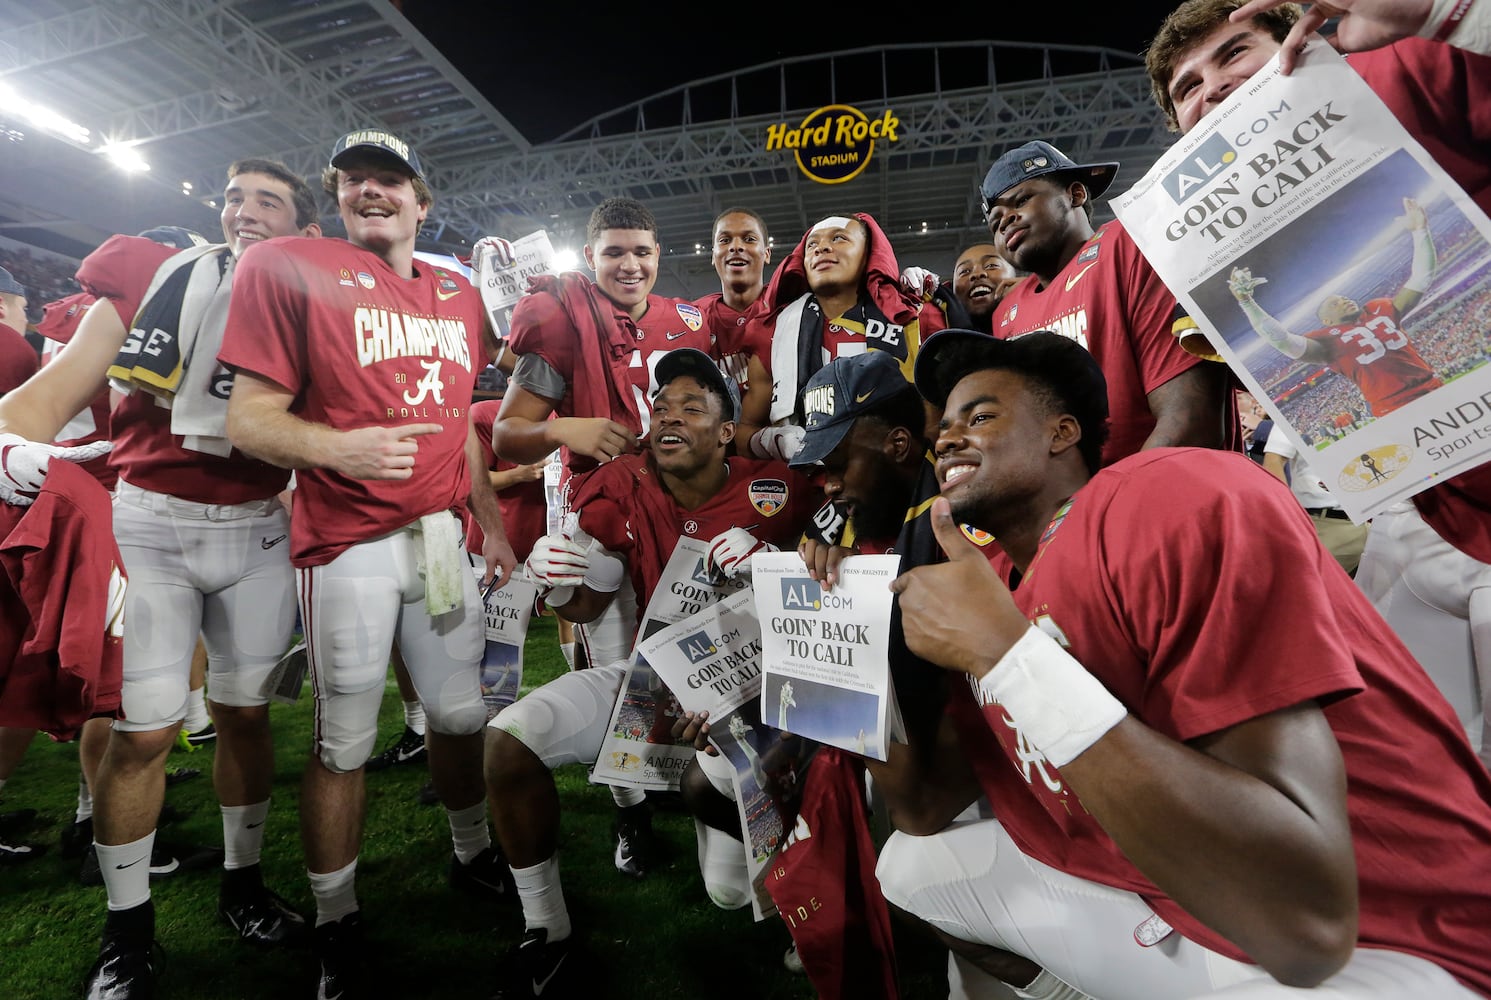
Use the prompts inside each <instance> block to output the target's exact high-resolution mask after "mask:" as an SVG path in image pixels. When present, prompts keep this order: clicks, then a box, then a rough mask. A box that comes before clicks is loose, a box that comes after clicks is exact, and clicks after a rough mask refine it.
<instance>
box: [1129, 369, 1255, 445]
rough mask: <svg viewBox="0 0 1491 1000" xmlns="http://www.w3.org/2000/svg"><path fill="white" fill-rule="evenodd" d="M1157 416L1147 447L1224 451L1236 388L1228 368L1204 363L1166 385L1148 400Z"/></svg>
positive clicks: (1147, 439) (1151, 393)
mask: <svg viewBox="0 0 1491 1000" xmlns="http://www.w3.org/2000/svg"><path fill="white" fill-rule="evenodd" d="M1145 398H1146V399H1147V400H1148V402H1149V412H1150V413H1151V414H1153V415H1154V419H1155V426H1154V430H1152V431H1150V432H1149V437H1147V438H1146V439H1145V440H1144V447H1146V448H1181V447H1185V448H1221V447H1224V446H1225V445H1226V444H1227V408H1228V407H1229V406H1232V405H1233V403H1232V386H1231V384H1230V381H1229V375H1228V369H1227V366H1226V365H1219V364H1216V363H1215V362H1211V361H1203V362H1200V363H1198V364H1195V365H1192V366H1191V367H1190V368H1187V369H1186V370H1185V371H1183V372H1181V373H1180V374H1179V375H1177V376H1175V377H1174V378H1172V379H1170V380H1168V381H1166V382H1164V383H1163V384H1161V385H1158V386H1155V388H1154V389H1153V390H1152V391H1151V392H1149V394H1148V395H1147V396H1146V397H1145Z"/></svg>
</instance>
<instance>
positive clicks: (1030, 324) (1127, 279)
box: [993, 222, 1242, 465]
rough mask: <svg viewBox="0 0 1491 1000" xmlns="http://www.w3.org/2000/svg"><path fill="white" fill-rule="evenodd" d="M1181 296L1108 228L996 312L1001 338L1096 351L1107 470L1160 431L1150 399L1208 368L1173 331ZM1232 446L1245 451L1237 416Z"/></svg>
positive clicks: (1124, 234)
mask: <svg viewBox="0 0 1491 1000" xmlns="http://www.w3.org/2000/svg"><path fill="white" fill-rule="evenodd" d="M1174 317H1175V296H1174V295H1172V294H1170V290H1169V289H1168V288H1166V287H1165V286H1164V284H1163V283H1162V282H1161V281H1160V278H1159V275H1157V274H1155V272H1154V268H1152V267H1150V266H1149V262H1148V261H1146V260H1145V259H1144V256H1143V255H1142V254H1141V253H1140V252H1139V248H1138V247H1137V246H1135V245H1134V240H1133V238H1132V237H1130V236H1129V234H1128V231H1127V230H1125V229H1124V228H1123V226H1122V225H1120V224H1119V223H1118V222H1109V223H1108V224H1106V225H1104V226H1101V227H1099V229H1098V231H1097V232H1095V233H1093V234H1092V239H1090V240H1088V241H1087V243H1086V244H1084V245H1083V247H1082V249H1081V250H1080V251H1078V252H1077V255H1076V256H1075V257H1073V258H1072V259H1071V260H1070V261H1069V262H1068V263H1067V266H1066V267H1064V268H1062V270H1061V273H1060V274H1058V275H1056V277H1055V278H1054V279H1052V281H1051V284H1049V285H1047V286H1046V287H1044V288H1042V287H1040V279H1039V278H1037V277H1036V276H1035V275H1031V276H1029V277H1027V278H1026V279H1025V280H1023V281H1021V282H1020V283H1019V284H1017V285H1016V286H1015V287H1014V288H1012V289H1010V291H1009V294H1007V295H1005V297H1004V298H1003V299H1002V300H1001V301H1000V303H999V305H998V306H997V307H995V310H994V318H993V329H994V336H996V337H999V338H1000V339H1002V340H1007V339H1011V338H1014V337H1019V336H1023V335H1024V334H1027V333H1033V332H1034V331H1036V330H1052V331H1055V332H1056V333H1059V334H1061V335H1062V336H1063V337H1067V338H1069V339H1071V340H1075V341H1076V342H1077V343H1079V344H1081V345H1082V346H1083V347H1085V348H1087V350H1088V351H1090V352H1091V353H1092V356H1093V357H1094V358H1096V359H1097V363H1098V367H1099V368H1101V369H1102V370H1103V377H1104V378H1106V379H1107V380H1108V411H1109V425H1108V443H1107V444H1105V445H1104V446H1103V464H1104V465H1107V464H1110V463H1112V462H1116V461H1117V460H1118V459H1120V458H1125V457H1127V456H1129V455H1132V454H1134V453H1135V452H1136V451H1138V450H1139V449H1141V448H1142V447H1144V442H1145V441H1146V440H1147V439H1148V438H1149V435H1150V433H1151V432H1153V431H1154V427H1155V419H1154V415H1153V414H1152V413H1150V410H1149V398H1148V397H1149V394H1150V393H1151V392H1153V391H1154V390H1156V389H1158V388H1159V387H1160V386H1162V385H1164V384H1165V383H1166V382H1168V381H1170V380H1171V379H1173V378H1175V377H1176V376H1177V375H1180V374H1181V373H1182V372H1185V371H1188V370H1189V369H1191V368H1192V367H1194V366H1195V365H1199V364H1201V363H1202V361H1201V359H1200V358H1197V357H1195V356H1194V355H1191V354H1187V353H1186V352H1185V351H1184V350H1182V349H1181V348H1180V345H1179V344H1178V343H1176V340H1175V337H1174V336H1173V335H1172V334H1171V332H1170V325H1171V323H1172V322H1173V321H1174ZM1228 422H1229V430H1228V433H1229V441H1230V442H1231V443H1233V444H1234V445H1236V446H1237V447H1239V448H1240V447H1241V442H1242V435H1241V429H1240V427H1239V425H1238V422H1237V414H1236V413H1235V412H1232V413H1231V414H1230V416H1229V418H1228Z"/></svg>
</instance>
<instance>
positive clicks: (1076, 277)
mask: <svg viewBox="0 0 1491 1000" xmlns="http://www.w3.org/2000/svg"><path fill="white" fill-rule="evenodd" d="M1097 263H1098V262H1097V261H1093V262H1092V263H1091V264H1088V265H1087V266H1086V267H1084V268H1083V269H1082V270H1080V271H1078V272H1077V273H1076V274H1074V275H1072V276H1071V277H1070V278H1068V279H1066V290H1067V291H1069V292H1070V291H1071V290H1072V286H1073V285H1075V284H1076V283H1077V282H1079V281H1081V280H1082V275H1084V274H1086V273H1087V272H1088V271H1090V270H1092V269H1093V268H1094V267H1096V266H1097Z"/></svg>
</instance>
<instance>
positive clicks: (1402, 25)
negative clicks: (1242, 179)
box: [1231, 0, 1491, 76]
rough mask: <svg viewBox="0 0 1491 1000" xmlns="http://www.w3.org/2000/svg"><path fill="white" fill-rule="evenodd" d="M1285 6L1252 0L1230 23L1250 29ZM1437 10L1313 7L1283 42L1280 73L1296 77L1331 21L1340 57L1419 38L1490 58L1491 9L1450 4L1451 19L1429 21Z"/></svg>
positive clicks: (1347, 4)
mask: <svg viewBox="0 0 1491 1000" xmlns="http://www.w3.org/2000/svg"><path fill="white" fill-rule="evenodd" d="M1286 2H1287V0H1250V2H1249V3H1245V4H1243V5H1242V6H1241V7H1239V8H1238V9H1237V10H1235V11H1233V12H1232V15H1231V20H1232V23H1233V24H1247V23H1248V22H1250V21H1251V20H1252V19H1253V18H1254V17H1256V16H1257V15H1258V14H1260V13H1262V12H1264V11H1267V10H1272V9H1273V8H1275V7H1279V6H1281V5H1283V4H1284V3H1286ZM1434 7H1435V4H1434V3H1433V2H1432V0H1335V2H1334V3H1330V4H1320V3H1314V4H1311V5H1310V6H1309V7H1307V8H1305V11H1304V13H1302V14H1301V15H1300V17H1299V20H1298V21H1296V22H1295V24H1294V27H1293V29H1292V30H1291V31H1290V32H1289V35H1288V37H1287V38H1285V39H1284V44H1283V47H1282V48H1281V50H1280V53H1279V70H1280V72H1282V73H1283V74H1284V75H1285V76H1288V75H1289V74H1290V73H1291V72H1293V70H1294V64H1295V61H1296V60H1297V59H1298V58H1299V52H1300V49H1301V48H1302V47H1303V46H1304V43H1305V40H1306V39H1307V38H1309V37H1310V36H1311V35H1312V34H1313V33H1314V32H1315V31H1316V30H1317V29H1319V28H1320V27H1322V26H1323V25H1324V24H1325V22H1326V21H1328V20H1330V19H1331V18H1337V19H1338V20H1337V21H1336V30H1335V32H1334V33H1332V34H1331V36H1330V38H1329V41H1330V44H1331V45H1332V46H1333V47H1335V48H1336V49H1339V50H1340V51H1342V52H1365V51H1367V50H1369V49H1376V48H1381V47H1382V46H1384V45H1391V44H1392V43H1393V42H1396V41H1398V40H1399V39H1402V38H1409V37H1411V36H1413V35H1418V36H1419V37H1421V38H1440V39H1443V40H1444V41H1445V43H1446V44H1449V45H1453V46H1455V47H1457V48H1463V49H1465V50H1467V51H1470V52H1479V53H1480V54H1482V55H1491V8H1488V7H1487V6H1486V5H1485V4H1484V3H1482V4H1475V3H1466V4H1450V5H1449V6H1448V8H1447V10H1446V11H1443V12H1442V15H1445V16H1447V17H1448V18H1453V19H1452V20H1449V19H1441V18H1435V19H1434V20H1433V21H1431V20H1430V19H1429V18H1430V15H1431V14H1432V13H1433V11H1434Z"/></svg>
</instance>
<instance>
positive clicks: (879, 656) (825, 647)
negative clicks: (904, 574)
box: [751, 552, 906, 760]
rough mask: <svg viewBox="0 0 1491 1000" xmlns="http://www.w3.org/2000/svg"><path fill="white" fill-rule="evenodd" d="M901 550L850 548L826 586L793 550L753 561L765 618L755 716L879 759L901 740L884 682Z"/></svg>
mask: <svg viewBox="0 0 1491 1000" xmlns="http://www.w3.org/2000/svg"><path fill="white" fill-rule="evenodd" d="M900 563H901V557H900V556H896V555H883V556H850V557H848V558H847V559H845V560H844V561H843V562H842V563H840V564H839V581H838V583H837V584H836V585H835V586H834V589H833V590H832V591H825V590H823V588H822V587H820V586H819V585H818V583H817V581H815V580H813V579H812V578H810V577H809V576H808V574H807V570H806V568H805V567H804V566H803V562H802V558H801V557H800V556H799V555H798V554H797V553H796V552H772V553H764V554H758V555H756V556H754V557H753V558H752V560H751V566H752V572H753V575H754V586H753V588H752V589H753V590H754V592H755V595H756V613H757V617H758V619H759V620H760V622H761V642H762V652H761V658H762V673H763V676H762V684H761V718H762V719H763V720H764V721H765V722H766V723H767V724H768V725H772V726H775V727H776V728H778V729H782V730H785V731H787V732H790V733H796V734H797V735H799V736H805V737H807V738H808V739H811V740H816V741H818V742H819V743H826V744H828V745H829V746H835V747H839V748H841V749H844V750H848V751H849V752H851V753H857V754H862V755H864V756H866V757H873V758H875V759H876V760H885V758H886V753H887V750H888V747H889V741H890V740H892V739H894V740H898V741H901V742H905V739H906V737H905V733H904V731H903V730H902V726H901V714H900V708H899V707H898V705H897V704H896V693H895V688H894V687H893V686H892V685H891V680H890V657H889V649H890V617H891V599H892V594H891V592H890V583H891V581H892V580H894V579H895V578H896V575H897V572H898V568H899V566H900Z"/></svg>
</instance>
